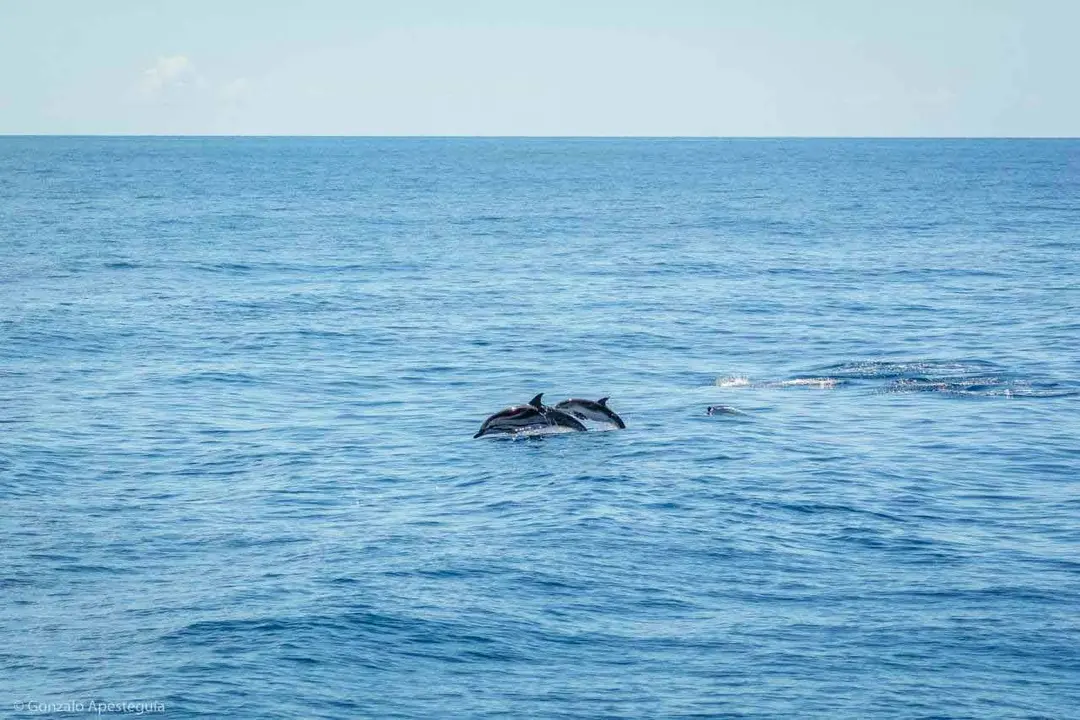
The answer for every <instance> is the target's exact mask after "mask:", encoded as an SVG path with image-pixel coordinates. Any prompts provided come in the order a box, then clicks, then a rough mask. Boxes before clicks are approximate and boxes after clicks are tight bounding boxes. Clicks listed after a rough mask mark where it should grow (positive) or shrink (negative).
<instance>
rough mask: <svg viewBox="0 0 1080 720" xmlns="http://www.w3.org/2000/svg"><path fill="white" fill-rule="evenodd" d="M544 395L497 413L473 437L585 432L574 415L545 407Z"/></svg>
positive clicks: (541, 394)
mask: <svg viewBox="0 0 1080 720" xmlns="http://www.w3.org/2000/svg"><path fill="white" fill-rule="evenodd" d="M543 395H544V393H540V394H539V395H537V396H536V397H534V398H533V399H532V400H530V401H529V404H528V405H511V406H510V407H508V408H506V409H505V410H500V411H499V412H497V413H495V414H494V415H492V416H491V417H489V418H488V419H487V420H485V421H484V424H483V425H481V426H480V431H479V432H477V433H476V434H475V435H473V438H478V437H480V436H481V435H490V434H493V433H517V432H522V431H524V430H540V429H542V428H547V427H564V428H569V429H571V430H578V431H584V430H585V426H584V425H582V424H581V423H580V422H578V421H577V420H575V419H574V417H573V416H572V415H570V414H568V413H565V412H563V411H562V410H559V409H557V408H552V407H548V406H547V405H544V403H543V402H541V400H540V398H541V397H543Z"/></svg>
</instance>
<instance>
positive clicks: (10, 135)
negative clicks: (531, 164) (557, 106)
mask: <svg viewBox="0 0 1080 720" xmlns="http://www.w3.org/2000/svg"><path fill="white" fill-rule="evenodd" d="M0 138H161V139H181V138H191V139H200V138H221V139H230V138H231V139H243V138H264V139H303V138H310V139H370V140H1078V139H1080V135H473V134H442V135H440V134H431V135H426V134H407V135H391V134H320V133H302V134H279V133H239V134H234V133H19V132H15V133H0Z"/></svg>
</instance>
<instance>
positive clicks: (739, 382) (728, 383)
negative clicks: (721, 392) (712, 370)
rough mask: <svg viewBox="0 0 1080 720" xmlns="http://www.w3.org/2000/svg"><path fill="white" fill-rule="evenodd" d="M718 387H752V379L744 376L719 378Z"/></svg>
mask: <svg viewBox="0 0 1080 720" xmlns="http://www.w3.org/2000/svg"><path fill="white" fill-rule="evenodd" d="M716 387H722V388H731V387H750V378H748V377H744V376H731V377H718V378H716Z"/></svg>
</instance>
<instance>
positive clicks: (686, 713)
mask: <svg viewBox="0 0 1080 720" xmlns="http://www.w3.org/2000/svg"><path fill="white" fill-rule="evenodd" d="M1078 250H1080V141H1077V140H959V139H958V140H874V139H851V140H844V139H836V140H833V139H820V140H815V139H775V140H772V139H730V140H726V139H700V140H698V139H513V138H493V139H483V138H197V137H190V138H168V137H130V138H107V137H100V138H92V137H3V138H0V639H2V640H3V642H2V643H0V716H3V717H13V718H22V717H39V716H42V715H50V716H54V717H67V716H71V717H78V716H85V715H86V714H87V713H95V712H96V713H97V714H98V715H101V714H103V713H104V714H110V713H111V714H116V713H119V714H132V713H136V714H139V713H141V714H148V715H153V714H158V715H161V714H163V715H166V716H168V717H169V718H218V717H238V718H294V717H304V718H348V717H370V718H436V717H438V718H444V717H445V718H690V717H763V718H764V717H822V718H866V717H891V718H931V717H933V718H989V717H994V718H999V717H1016V718H1020V717H1024V718H1035V717H1038V718H1069V717H1071V718H1077V717H1080V412H1078V409H1080V320H1078V318H1080V252H1078ZM540 392H543V393H544V398H545V400H546V401H548V402H551V403H554V402H556V401H558V400H561V399H565V398H568V397H582V398H589V399H597V398H600V397H602V396H610V398H611V399H610V401H609V405H610V406H611V407H612V408H613V409H614V410H615V411H616V412H618V413H619V415H621V417H622V418H623V419H624V420H625V422H626V425H627V428H626V429H625V430H619V431H614V432H598V431H595V430H593V431H590V432H584V433H567V434H560V435H555V436H548V437H533V438H521V437H494V438H491V437H482V438H479V439H473V438H472V436H473V434H474V433H475V432H476V431H477V430H478V429H479V427H480V424H481V423H482V422H483V420H484V419H485V418H486V417H487V416H488V415H490V414H492V413H495V412H497V411H498V410H500V409H502V408H504V407H506V406H509V405H514V404H521V403H525V402H527V401H528V400H529V398H531V397H532V396H533V395H535V394H536V393H540ZM717 405H724V406H727V407H729V408H731V410H730V411H729V412H721V413H717V414H714V415H711V416H710V415H708V414H707V413H706V409H707V408H708V407H710V406H717ZM110 703H111V704H112V706H115V707H116V708H120V709H113V710H105V711H102V710H101V708H102V707H104V706H105V705H106V704H110ZM112 706H110V707H112ZM123 708H126V709H123Z"/></svg>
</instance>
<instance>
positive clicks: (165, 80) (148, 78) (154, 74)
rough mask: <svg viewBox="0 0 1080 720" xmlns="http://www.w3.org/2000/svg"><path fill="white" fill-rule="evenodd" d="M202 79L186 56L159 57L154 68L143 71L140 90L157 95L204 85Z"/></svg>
mask: <svg viewBox="0 0 1080 720" xmlns="http://www.w3.org/2000/svg"><path fill="white" fill-rule="evenodd" d="M202 82H203V81H202V78H201V77H199V74H198V73H197V72H196V71H195V65H194V64H192V62H191V60H189V59H188V58H187V57H186V56H185V55H172V56H170V57H159V58H158V59H157V63H155V64H154V67H152V68H149V69H147V70H144V71H143V74H142V82H141V83H140V88H141V89H142V91H143V92H144V93H146V94H147V95H157V94H159V93H162V92H165V91H167V90H169V89H171V88H183V87H186V86H188V85H196V86H199V85H202Z"/></svg>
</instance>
